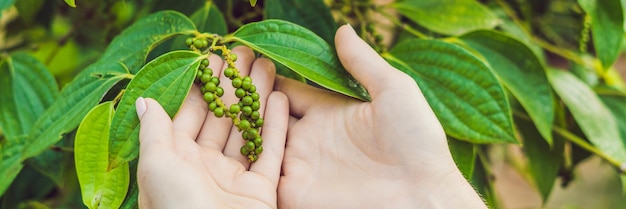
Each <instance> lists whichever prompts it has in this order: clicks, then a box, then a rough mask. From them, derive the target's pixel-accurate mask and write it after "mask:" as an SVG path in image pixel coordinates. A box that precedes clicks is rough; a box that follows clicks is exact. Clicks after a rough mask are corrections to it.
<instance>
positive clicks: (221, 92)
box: [215, 86, 224, 97]
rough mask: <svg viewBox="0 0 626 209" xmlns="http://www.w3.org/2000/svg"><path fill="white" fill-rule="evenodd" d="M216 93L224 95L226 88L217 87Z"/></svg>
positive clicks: (219, 95)
mask: <svg viewBox="0 0 626 209" xmlns="http://www.w3.org/2000/svg"><path fill="white" fill-rule="evenodd" d="M215 94H217V96H218V97H221V96H224V89H223V88H222V87H219V86H218V87H217V89H215Z"/></svg>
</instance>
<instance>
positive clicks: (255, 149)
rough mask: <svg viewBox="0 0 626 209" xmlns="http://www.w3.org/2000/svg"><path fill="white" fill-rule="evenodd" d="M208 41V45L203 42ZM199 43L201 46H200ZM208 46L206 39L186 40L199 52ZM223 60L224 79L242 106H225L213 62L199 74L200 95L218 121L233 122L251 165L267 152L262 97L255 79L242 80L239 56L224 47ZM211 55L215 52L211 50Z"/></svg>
mask: <svg viewBox="0 0 626 209" xmlns="http://www.w3.org/2000/svg"><path fill="white" fill-rule="evenodd" d="M202 40H204V41H202ZM196 43H199V44H198V45H196ZM205 43H208V41H207V40H206V39H192V38H189V39H187V40H186V44H187V45H188V46H190V47H195V48H196V49H203V48H206V47H207V46H206V45H205ZM221 50H222V56H223V57H224V60H225V61H226V63H227V64H228V67H227V68H226V69H225V70H224V76H226V77H227V78H229V79H230V80H231V85H232V86H233V87H234V88H235V96H236V97H237V98H239V102H238V103H236V104H231V105H230V106H229V107H226V105H225V104H224V103H223V101H222V99H221V97H222V96H223V95H224V89H223V88H222V87H220V80H219V78H218V77H216V76H213V70H212V69H211V68H209V67H208V66H209V60H208V59H205V60H202V63H200V66H199V67H198V71H197V74H196V79H195V82H196V83H199V84H200V85H201V87H200V91H201V92H202V94H203V97H204V101H206V102H207V104H209V111H211V112H213V114H214V115H215V117H218V118H221V117H228V118H231V119H232V120H233V124H234V125H235V126H237V128H238V130H239V131H240V132H241V135H242V137H243V139H244V140H246V141H245V144H244V145H243V146H242V147H241V149H240V151H241V154H242V155H244V156H246V157H247V158H248V161H249V162H255V161H256V160H257V159H258V155H259V154H261V153H262V152H263V146H262V145H263V139H262V138H261V135H260V134H259V129H260V128H261V127H262V126H263V118H261V113H260V112H259V109H260V108H261V101H260V100H259V98H260V95H259V93H258V92H256V86H255V85H254V84H252V78H250V77H249V76H244V77H242V76H241V75H240V74H239V70H238V69H237V68H236V66H235V61H236V60H237V55H236V54H234V53H232V52H231V51H230V50H228V49H227V48H226V47H224V46H222V47H221ZM210 51H214V49H211V48H210Z"/></svg>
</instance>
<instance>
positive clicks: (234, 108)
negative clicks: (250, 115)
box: [229, 104, 241, 114]
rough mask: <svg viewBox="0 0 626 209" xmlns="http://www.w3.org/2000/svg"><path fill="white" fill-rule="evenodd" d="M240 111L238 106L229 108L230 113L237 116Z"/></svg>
mask: <svg viewBox="0 0 626 209" xmlns="http://www.w3.org/2000/svg"><path fill="white" fill-rule="evenodd" d="M240 110H241V107H240V106H239V105H238V104H232V105H230V108H229V111H230V113H232V114H237V113H239V111H240Z"/></svg>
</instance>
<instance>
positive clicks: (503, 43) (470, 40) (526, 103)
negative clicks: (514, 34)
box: [459, 30, 554, 144]
mask: <svg viewBox="0 0 626 209" xmlns="http://www.w3.org/2000/svg"><path fill="white" fill-rule="evenodd" d="M459 38H460V39H461V40H462V41H463V43H465V44H467V45H469V46H470V47H472V48H473V49H474V50H476V51H478V52H479V53H481V54H482V55H483V57H485V59H486V60H487V61H488V62H489V64H490V66H491V69H493V70H494V72H495V73H496V75H497V76H498V78H500V80H501V81H502V84H503V85H504V86H505V87H506V88H507V89H509V90H510V91H511V93H512V94H513V96H515V98H517V100H518V101H519V102H520V104H521V105H522V106H523V107H524V109H526V111H527V112H528V114H529V115H530V117H531V118H532V119H533V122H535V124H536V125H537V128H538V129H539V132H540V133H541V135H542V136H543V138H545V139H546V141H547V142H548V144H552V122H553V121H554V109H553V107H554V95H553V94H552V89H551V88H550V83H549V82H548V78H547V76H546V73H545V70H544V68H543V66H542V64H541V62H540V61H539V59H538V58H537V57H536V56H535V54H534V53H533V52H532V51H531V50H530V48H528V47H527V46H526V45H525V44H523V43H522V42H520V41H518V40H516V39H514V38H511V37H509V36H506V35H504V34H501V33H498V32H495V31H486V30H481V31H475V32H471V33H469V34H465V35H463V36H461V37H459ZM529 87H532V88H529Z"/></svg>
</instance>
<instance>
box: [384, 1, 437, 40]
mask: <svg viewBox="0 0 626 209" xmlns="http://www.w3.org/2000/svg"><path fill="white" fill-rule="evenodd" d="M373 11H375V12H377V13H378V14H380V15H382V16H383V17H385V18H387V19H389V21H391V22H392V23H393V24H394V25H396V26H398V27H401V28H402V29H404V30H405V31H407V32H409V33H411V34H413V35H414V36H417V37H418V38H421V39H430V38H431V37H429V36H427V35H426V34H424V33H422V32H420V31H418V30H416V29H414V28H412V27H411V26H409V25H407V24H405V23H402V22H401V21H400V20H398V18H396V17H394V16H393V15H391V14H389V13H387V12H385V11H383V10H382V9H381V8H379V7H375V8H374V9H373Z"/></svg>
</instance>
